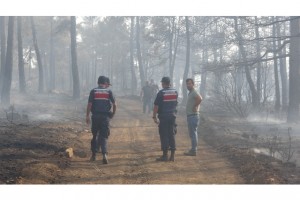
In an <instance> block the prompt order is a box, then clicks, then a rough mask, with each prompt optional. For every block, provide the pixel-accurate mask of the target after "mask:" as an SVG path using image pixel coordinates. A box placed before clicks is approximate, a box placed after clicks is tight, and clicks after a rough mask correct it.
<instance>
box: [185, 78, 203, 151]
mask: <svg viewBox="0 0 300 200" xmlns="http://www.w3.org/2000/svg"><path fill="white" fill-rule="evenodd" d="M186 86H187V89H188V90H189V94H188V99H187V104H186V115H187V123H188V129H189V135H190V139H191V144H192V148H191V149H190V150H189V151H188V152H186V153H184V155H186V156H196V155H197V146H198V131H197V130H198V124H199V109H200V103H201V101H202V97H201V95H200V94H199V93H198V92H197V90H195V88H194V86H195V83H194V80H193V79H191V78H188V79H186Z"/></svg>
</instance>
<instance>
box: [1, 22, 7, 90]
mask: <svg viewBox="0 0 300 200" xmlns="http://www.w3.org/2000/svg"><path fill="white" fill-rule="evenodd" d="M0 31H1V33H0V34H1V35H0V39H1V69H0V91H2V86H3V79H4V68H5V56H6V53H5V52H6V45H5V42H6V38H5V17H4V16H0Z"/></svg>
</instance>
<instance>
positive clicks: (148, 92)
mask: <svg viewBox="0 0 300 200" xmlns="http://www.w3.org/2000/svg"><path fill="white" fill-rule="evenodd" d="M152 92H153V91H152V87H151V86H150V85H149V82H148V81H146V85H145V86H144V87H143V88H142V91H141V95H140V96H141V98H142V100H143V113H144V114H145V113H146V109H147V108H148V113H149V114H150V113H151V98H152Z"/></svg>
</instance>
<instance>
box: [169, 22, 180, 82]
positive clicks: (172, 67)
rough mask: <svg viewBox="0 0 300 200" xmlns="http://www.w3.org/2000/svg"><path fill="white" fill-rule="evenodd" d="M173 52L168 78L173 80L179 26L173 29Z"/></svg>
mask: <svg viewBox="0 0 300 200" xmlns="http://www.w3.org/2000/svg"><path fill="white" fill-rule="evenodd" d="M174 31H175V33H174V53H173V59H172V63H171V75H170V79H171V81H172V82H173V81H174V80H173V79H174V69H175V61H176V56H177V49H178V43H179V28H178V27H177V28H176V30H174Z"/></svg>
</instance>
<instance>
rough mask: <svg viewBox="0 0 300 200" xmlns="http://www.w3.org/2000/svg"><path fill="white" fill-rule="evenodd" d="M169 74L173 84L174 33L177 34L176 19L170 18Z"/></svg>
mask: <svg viewBox="0 0 300 200" xmlns="http://www.w3.org/2000/svg"><path fill="white" fill-rule="evenodd" d="M168 19H169V70H170V71H169V74H170V79H171V82H172V83H173V74H174V69H173V68H172V61H173V39H174V32H175V17H169V18H168Z"/></svg>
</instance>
